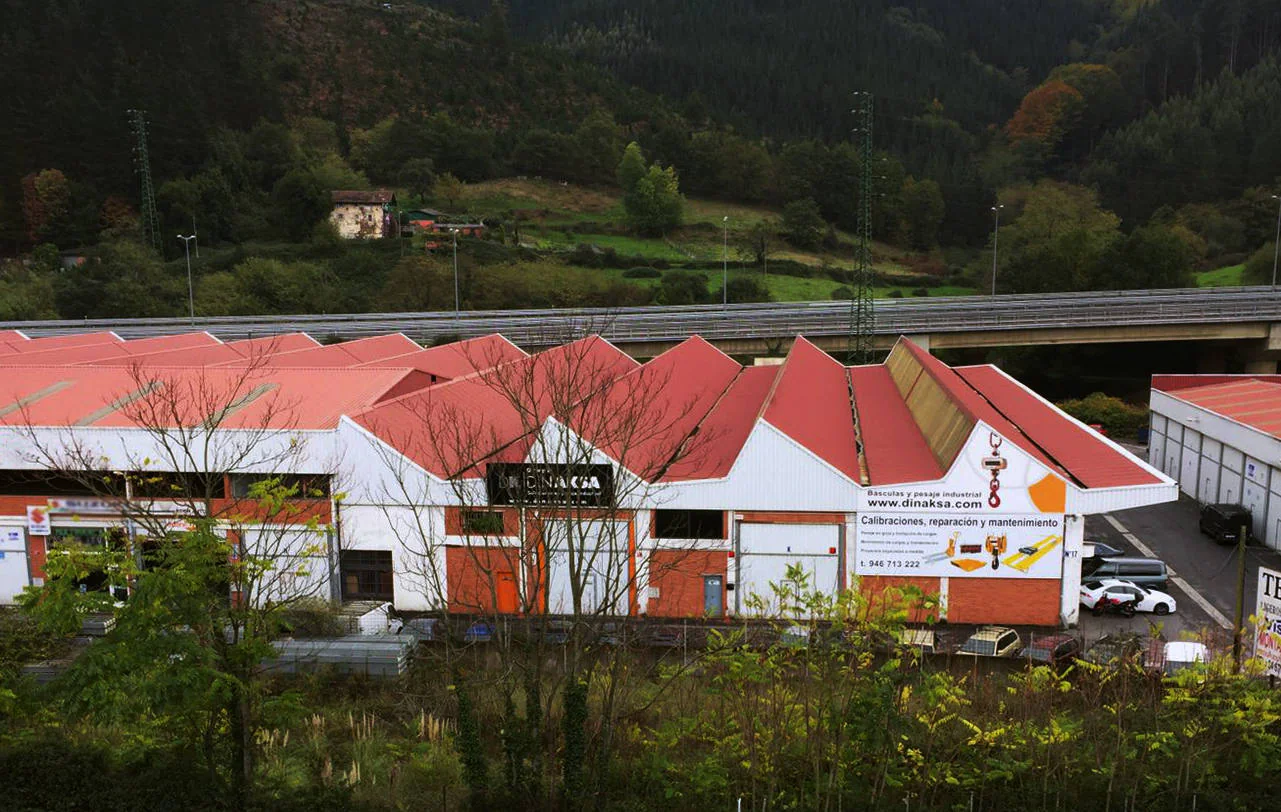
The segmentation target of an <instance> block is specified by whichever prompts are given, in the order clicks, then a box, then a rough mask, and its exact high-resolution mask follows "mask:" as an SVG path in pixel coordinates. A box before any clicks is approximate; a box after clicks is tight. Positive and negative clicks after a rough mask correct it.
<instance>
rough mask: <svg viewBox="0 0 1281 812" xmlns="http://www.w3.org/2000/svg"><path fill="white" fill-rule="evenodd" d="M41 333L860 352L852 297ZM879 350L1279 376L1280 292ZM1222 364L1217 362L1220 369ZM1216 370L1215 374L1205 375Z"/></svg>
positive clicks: (1078, 301)
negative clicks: (1146, 356)
mask: <svg viewBox="0 0 1281 812" xmlns="http://www.w3.org/2000/svg"><path fill="white" fill-rule="evenodd" d="M0 329H16V330H22V331H23V332H24V333H26V334H27V335H29V336H31V337H33V338H34V337H38V336H44V335H60V334H66V333H74V332H84V331H90V330H113V331H115V332H116V333H117V334H118V335H120V336H121V337H122V338H141V337H145V336H153V335H165V334H172V333H179V332H184V331H190V330H208V331H209V332H210V333H213V334H214V335H216V336H218V337H219V338H222V339H225V340H232V339H238V338H247V337H260V336H264V335H272V334H279V333H286V332H294V331H301V332H306V333H309V334H311V335H312V336H314V337H315V338H317V339H318V340H322V341H330V340H347V339H353V338H361V337H363V336H369V335H379V334H383V333H391V332H401V333H404V334H405V335H407V336H409V337H411V338H413V339H416V340H418V341H419V342H421V343H424V344H428V345H430V344H432V343H439V342H441V341H444V340H452V339H456V338H467V337H471V336H476V335H485V334H489V333H495V332H497V333H502V334H503V335H505V336H507V337H508V338H509V339H511V340H512V341H514V342H515V343H517V344H519V345H521V346H523V347H525V348H527V349H531V350H533V349H538V348H541V347H546V346H551V345H554V344H558V343H561V342H563V341H565V340H568V339H572V338H575V337H578V336H581V335H585V334H588V333H599V334H600V335H602V336H604V337H605V338H607V339H609V340H610V341H611V342H612V343H614V344H615V345H616V346H618V347H620V348H621V349H623V350H624V351H626V352H628V353H629V354H631V355H633V356H635V357H638V358H648V357H652V356H654V355H657V354H658V353H660V352H662V351H664V350H666V349H668V348H670V347H672V346H674V345H675V344H676V343H678V342H679V341H682V340H684V339H685V338H688V337H689V336H690V335H693V334H698V335H701V336H702V337H703V338H705V339H707V340H708V341H711V342H712V343H713V344H715V345H717V346H718V347H720V348H721V349H723V350H724V351H725V352H727V353H729V354H731V355H736V356H777V355H781V354H784V353H786V351H787V348H788V347H789V346H790V344H791V342H792V340H793V339H794V338H795V336H797V335H804V336H805V337H806V338H808V339H809V340H811V341H813V342H814V343H816V344H817V345H819V346H820V347H822V348H824V349H826V350H828V351H830V352H833V353H836V354H839V353H842V352H844V351H845V350H846V349H847V348H848V347H849V345H850V307H849V303H848V302H843V301H827V302H782V303H766V304H738V305H729V306H728V307H722V306H720V305H695V306H690V307H640V308H617V309H608V308H596V309H560V310H508V311H485V312H476V311H466V312H463V313H457V314H456V313H452V312H445V313H440V312H435V313H363V314H349V315H327V314H326V315H299V316H244V317H240V316H236V317H233V316H225V317H209V318H197V319H102V320H84V321H40V322H7V323H0ZM872 332H873V346H875V347H878V348H881V349H888V348H889V347H890V346H891V345H892V344H893V342H894V341H895V340H897V338H898V336H900V335H907V336H910V337H912V338H913V339H914V340H916V341H917V342H919V343H920V344H922V345H924V346H928V347H929V348H930V349H931V350H940V349H956V348H966V347H979V348H982V347H1014V346H1034V345H1066V344H1104V343H1130V342H1165V341H1191V342H1200V343H1201V344H1202V345H1203V346H1205V347H1206V348H1207V349H1208V350H1209V354H1208V356H1207V357H1209V358H1210V359H1213V358H1214V355H1213V353H1214V351H1215V349H1216V348H1217V349H1219V350H1220V351H1221V350H1222V349H1224V348H1228V347H1235V348H1236V350H1237V353H1236V354H1237V355H1238V356H1239V357H1243V358H1244V359H1245V365H1246V371H1248V372H1276V371H1277V362H1278V361H1279V360H1281V289H1272V288H1267V287H1251V288H1216V289H1204V290H1203V289H1179V290H1153V291H1094V292H1086V293H1056V294H1022V295H1006V296H964V297H947V298H941V297H940V298H924V297H923V298H912V299H880V300H877V302H876V307H875V324H874V327H873V331H872ZM1210 363H1211V364H1213V360H1211V362H1210ZM1206 371H1214V370H1210V369H1207V370H1206Z"/></svg>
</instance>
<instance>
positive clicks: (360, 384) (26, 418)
mask: <svg viewBox="0 0 1281 812" xmlns="http://www.w3.org/2000/svg"><path fill="white" fill-rule="evenodd" d="M405 374H406V371H405V370H393V369H385V370H326V371H325V374H324V375H323V376H321V375H316V374H315V373H314V371H312V370H294V369H254V370H250V371H248V372H247V373H246V372H245V371H243V370H238V369H222V368H218V367H166V368H154V369H153V368H151V367H148V368H147V370H146V372H144V373H140V372H138V371H136V370H134V369H130V368H127V367H119V366H114V367H111V366H106V367H74V366H40V367H30V366H28V367H11V368H8V369H6V370H5V374H4V376H3V380H0V423H4V424H8V425H19V424H21V425H33V426H95V427H127V426H135V425H138V422H137V421H136V418H139V417H140V416H142V415H146V419H144V420H142V424H143V425H157V426H158V425H160V424H161V423H162V422H170V417H169V416H170V412H171V411H176V412H177V414H178V415H179V416H181V417H182V418H183V420H182V422H186V423H188V424H189V425H197V424H198V423H199V422H201V421H202V420H204V419H205V418H206V417H207V416H208V415H207V414H204V413H205V412H212V411H214V410H216V411H218V412H222V411H223V410H226V416H225V419H223V420H222V421H221V422H220V424H219V425H220V426H221V427H223V428H241V427H259V426H265V427H267V428H276V429H331V428H334V427H335V426H337V424H338V419H339V418H340V417H341V416H342V415H343V414H353V413H356V412H359V411H362V410H364V409H366V408H368V407H369V406H371V405H372V404H374V403H377V402H378V401H379V400H380V399H382V398H383V397H384V396H385V395H386V394H387V393H388V392H390V391H392V390H393V389H394V388H395V387H396V386H397V384H398V383H399V382H400V381H401V379H402V378H404V376H405ZM153 417H154V419H153ZM172 422H173V423H177V422H179V421H178V420H177V419H176V418H175V419H173V420H172Z"/></svg>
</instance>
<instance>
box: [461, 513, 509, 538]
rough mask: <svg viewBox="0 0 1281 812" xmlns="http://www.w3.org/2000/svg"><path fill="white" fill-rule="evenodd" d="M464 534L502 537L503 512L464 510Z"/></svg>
mask: <svg viewBox="0 0 1281 812" xmlns="http://www.w3.org/2000/svg"><path fill="white" fill-rule="evenodd" d="M462 526H463V534H464V535H472V536H501V535H502V534H503V512H502V511H501V510H464V511H463V520H462Z"/></svg>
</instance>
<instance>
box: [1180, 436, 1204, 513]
mask: <svg viewBox="0 0 1281 812" xmlns="http://www.w3.org/2000/svg"><path fill="white" fill-rule="evenodd" d="M1180 456H1181V458H1182V461H1181V465H1180V468H1179V490H1181V491H1183V492H1184V493H1186V494H1187V495H1188V496H1193V497H1194V496H1196V494H1197V468H1198V463H1200V461H1201V435H1200V434H1199V433H1197V432H1195V431H1192V430H1191V429H1188V430H1186V431H1184V432H1183V450H1182V451H1181V452H1180Z"/></svg>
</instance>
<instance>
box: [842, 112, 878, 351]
mask: <svg viewBox="0 0 1281 812" xmlns="http://www.w3.org/2000/svg"><path fill="white" fill-rule="evenodd" d="M854 100H855V103H856V105H857V106H856V107H855V108H854V109H853V110H852V111H851V112H853V113H854V114H855V115H856V116H857V117H858V125H857V126H856V128H855V132H856V133H857V134H858V136H859V146H860V150H861V156H860V157H861V158H862V161H861V169H860V171H859V216H858V261H857V263H856V265H855V270H854V275H855V278H854V285H853V295H852V296H851V297H850V332H849V336H848V340H847V341H846V355H847V360H848V362H849V363H852V364H870V363H871V362H872V331H873V329H874V327H875V324H876V313H875V310H874V309H873V307H874V306H873V302H872V112H873V99H872V94H871V93H867V92H864V91H855V92H854Z"/></svg>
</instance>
